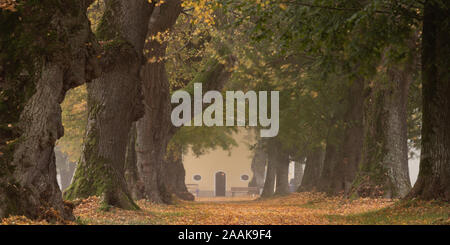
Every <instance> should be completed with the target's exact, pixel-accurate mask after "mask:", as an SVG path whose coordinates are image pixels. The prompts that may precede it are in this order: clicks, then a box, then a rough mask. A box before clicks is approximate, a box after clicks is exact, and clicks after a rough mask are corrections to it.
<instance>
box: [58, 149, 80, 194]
mask: <svg viewBox="0 0 450 245" xmlns="http://www.w3.org/2000/svg"><path fill="white" fill-rule="evenodd" d="M55 163H56V173H57V174H58V175H59V177H60V186H59V187H60V189H61V190H62V191H64V190H65V189H66V188H67V187H69V185H70V182H71V181H72V177H73V173H74V171H75V166H76V164H75V163H73V162H71V161H70V160H69V156H68V155H67V154H65V153H62V152H61V151H59V150H58V149H57V147H55Z"/></svg>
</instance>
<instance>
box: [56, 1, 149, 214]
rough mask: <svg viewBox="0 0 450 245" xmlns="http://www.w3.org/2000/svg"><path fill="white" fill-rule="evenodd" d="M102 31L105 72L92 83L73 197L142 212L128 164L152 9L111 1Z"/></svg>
mask: <svg viewBox="0 0 450 245" xmlns="http://www.w3.org/2000/svg"><path fill="white" fill-rule="evenodd" d="M105 4H106V5H105V6H106V7H105V13H104V15H103V20H102V22H101V23H100V26H99V27H98V30H97V32H98V36H99V38H101V39H103V40H104V43H105V45H104V50H105V54H104V55H103V57H102V60H103V63H104V70H103V73H102V75H101V76H100V78H98V79H96V80H95V81H94V82H92V83H91V84H89V85H88V124H87V129H86V136H85V139H84V147H83V153H82V156H81V159H80V162H79V163H78V166H77V170H76V173H75V177H74V181H73V183H72V185H71V186H70V188H69V189H68V190H67V191H66V192H65V197H66V198H68V199H74V198H86V197H88V196H93V195H96V196H102V197H103V202H104V204H105V205H111V206H116V207H120V208H124V209H137V208H138V206H137V205H136V204H135V203H134V202H133V200H132V198H131V195H130V193H129V191H128V188H127V185H126V181H125V176H124V165H125V155H126V148H127V143H128V136H129V132H130V129H131V126H132V123H133V122H134V121H136V120H138V119H139V118H140V117H142V115H143V106H142V104H141V99H142V95H141V92H140V90H141V82H140V76H139V73H140V68H141V66H142V62H143V58H142V52H143V46H144V41H145V37H146V33H147V24H148V22H149V18H150V14H151V12H152V8H153V7H152V5H151V4H149V3H148V1H146V0H107V1H106V2H105Z"/></svg>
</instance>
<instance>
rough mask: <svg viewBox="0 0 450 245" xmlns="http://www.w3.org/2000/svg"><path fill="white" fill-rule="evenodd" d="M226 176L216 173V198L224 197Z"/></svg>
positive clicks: (222, 173)
mask: <svg viewBox="0 0 450 245" xmlns="http://www.w3.org/2000/svg"><path fill="white" fill-rule="evenodd" d="M226 178H227V177H226V174H225V173H224V172H217V173H216V196H217V197H224V196H225V184H226Z"/></svg>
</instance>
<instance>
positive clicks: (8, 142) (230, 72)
mask: <svg viewBox="0 0 450 245" xmlns="http://www.w3.org/2000/svg"><path fill="white" fill-rule="evenodd" d="M0 11H1V12H0V31H1V36H0V218H3V217H7V216H9V215H25V216H27V217H29V218H32V219H39V218H46V219H51V217H49V215H48V213H49V212H48V211H49V210H52V211H55V212H54V213H57V214H58V215H59V216H61V217H63V218H64V219H68V220H71V219H74V216H73V213H72V208H73V205H72V204H71V203H70V202H69V201H70V200H74V199H77V198H87V197H89V196H94V195H95V196H100V197H101V198H102V202H103V204H104V207H109V206H115V207H119V208H123V209H139V206H138V205H136V203H135V200H139V199H147V200H150V201H152V202H155V203H165V204H171V203H173V201H174V200H175V199H177V198H181V199H185V200H193V199H194V196H193V195H192V194H190V193H189V192H188V190H187V188H186V186H185V170H184V167H183V162H182V159H183V158H182V155H183V153H185V152H186V151H187V150H188V149H190V150H192V151H193V152H194V153H195V154H197V155H201V154H203V153H205V152H207V151H208V150H211V149H215V148H217V147H221V148H223V149H226V150H229V149H231V148H232V147H233V146H234V145H235V144H236V143H235V142H234V140H233V134H234V133H235V132H236V130H237V129H236V128H235V127H175V126H173V125H172V123H171V120H170V113H171V111H172V107H173V106H176V105H175V104H171V102H170V96H171V94H172V93H173V92H175V91H178V90H184V91H187V92H188V93H192V92H193V84H194V83H202V86H203V90H204V91H208V90H219V91H225V90H243V91H248V90H255V91H268V90H278V91H280V131H279V134H278V135H277V136H276V137H274V138H255V142H257V143H256V144H255V145H252V146H250V147H251V149H252V151H253V152H254V157H253V160H252V171H253V179H252V180H251V181H250V185H251V186H258V187H261V188H263V191H262V194H261V196H262V197H263V198H264V197H270V196H273V195H285V194H288V193H289V180H288V173H289V164H290V162H295V166H296V167H295V178H294V180H293V183H291V184H293V185H295V186H296V187H297V191H320V192H325V193H327V194H328V195H341V194H343V195H345V196H347V197H385V198H406V199H414V198H419V199H426V200H430V199H437V200H442V201H446V202H450V123H449V122H450V77H449V76H450V70H449V68H450V58H449V57H450V40H449V39H450V33H449V30H450V28H449V27H450V7H449V6H448V3H446V1H444V0H424V1H419V0H417V1H416V0H373V1H359V0H344V1H332V0H315V1H309V0H305V1H303V0H270V1H259V0H252V1H248V0H209V1H208V0H164V1H163V0H152V1H148V0H97V1H94V0H81V1H72V0H43V1H32V0H20V1H10V0H0ZM63 125H64V126H63ZM63 136H64V137H63ZM58 140H59V141H58ZM418 150H420V170H419V176H418V179H417V182H416V183H415V185H414V186H411V182H410V176H409V170H408V159H409V157H410V155H411V154H413V153H414V152H417V151H418ZM74 162H76V168H75V164H74ZM302 165H304V166H305V167H304V170H303V167H302ZM73 172H74V173H73ZM57 174H58V176H59V177H60V185H61V187H62V189H63V191H61V190H60V186H59V185H58V182H57ZM72 175H73V177H72ZM264 176H265V178H264ZM67 200H69V201H67Z"/></svg>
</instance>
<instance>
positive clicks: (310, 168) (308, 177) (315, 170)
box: [298, 149, 324, 191]
mask: <svg viewBox="0 0 450 245" xmlns="http://www.w3.org/2000/svg"><path fill="white" fill-rule="evenodd" d="M323 155H324V154H323V150H322V149H314V150H312V151H311V152H310V153H308V155H307V156H306V166H305V174H304V175H303V180H302V184H301V185H300V187H299V189H298V191H315V190H317V185H318V183H319V178H320V173H321V171H322V165H323V160H324V156H323Z"/></svg>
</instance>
